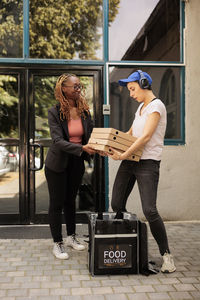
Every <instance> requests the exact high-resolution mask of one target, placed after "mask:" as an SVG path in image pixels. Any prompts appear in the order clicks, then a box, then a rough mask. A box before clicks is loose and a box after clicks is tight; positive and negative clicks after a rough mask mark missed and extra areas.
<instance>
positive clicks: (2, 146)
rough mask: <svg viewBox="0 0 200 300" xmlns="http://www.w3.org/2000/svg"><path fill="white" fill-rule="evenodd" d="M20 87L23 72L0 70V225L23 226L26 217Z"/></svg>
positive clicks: (23, 139) (23, 135)
mask: <svg viewBox="0 0 200 300" xmlns="http://www.w3.org/2000/svg"><path fill="white" fill-rule="evenodd" d="M23 83H24V71H23V70H16V69H11V70H8V69H7V68H6V69H3V68H1V69H0V124H1V126H0V224H10V223H15V224H17V223H24V222H26V220H27V215H28V213H27V211H26V205H25V169H24V168H25V148H26V143H25V134H24V129H25V123H24V121H25V119H24V114H25V101H24V93H23V90H22V87H23V86H24V84H23ZM22 128H23V130H22Z"/></svg>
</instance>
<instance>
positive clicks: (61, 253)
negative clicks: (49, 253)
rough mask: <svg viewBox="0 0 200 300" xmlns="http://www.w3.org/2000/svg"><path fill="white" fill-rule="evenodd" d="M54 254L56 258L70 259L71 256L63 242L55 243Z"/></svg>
mask: <svg viewBox="0 0 200 300" xmlns="http://www.w3.org/2000/svg"><path fill="white" fill-rule="evenodd" d="M53 254H54V255H55V257H56V258H59V259H68V258H69V255H68V254H67V252H66V251H65V248H64V244H63V242H60V243H54V246H53Z"/></svg>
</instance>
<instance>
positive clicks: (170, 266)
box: [161, 252, 176, 273]
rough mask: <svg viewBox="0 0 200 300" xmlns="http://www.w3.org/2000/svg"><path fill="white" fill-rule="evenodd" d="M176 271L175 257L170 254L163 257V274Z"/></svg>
mask: <svg viewBox="0 0 200 300" xmlns="http://www.w3.org/2000/svg"><path fill="white" fill-rule="evenodd" d="M175 271H176V267H175V265H174V260H173V256H172V255H171V254H169V253H167V252H166V253H165V254H164V255H163V265H162V267H161V272H163V273H172V272H175Z"/></svg>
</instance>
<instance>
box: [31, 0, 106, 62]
mask: <svg viewBox="0 0 200 300" xmlns="http://www.w3.org/2000/svg"><path fill="white" fill-rule="evenodd" d="M102 11H103V8H102V0H98V1H92V0H78V1H77V0H57V1H52V0H50V1H38V0H37V1H35V0H30V28H29V29H30V31H29V34H30V57H32V58H48V59H49V58H50V59H77V60H79V59H85V60H89V59H90V60H101V59H102V58H103V36H102V31H103V28H102V26H103V25H102V24H103V21H102V18H103V13H102Z"/></svg>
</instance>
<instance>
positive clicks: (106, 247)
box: [88, 212, 148, 276]
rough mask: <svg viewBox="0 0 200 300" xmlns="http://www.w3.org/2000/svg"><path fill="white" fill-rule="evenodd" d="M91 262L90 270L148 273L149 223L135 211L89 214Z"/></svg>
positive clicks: (89, 260) (89, 263)
mask: <svg viewBox="0 0 200 300" xmlns="http://www.w3.org/2000/svg"><path fill="white" fill-rule="evenodd" d="M88 219H89V220H88V233H89V247H88V265H89V271H90V273H91V274H92V275H93V276H94V275H105V274H139V273H142V274H145V272H146V271H148V249H147V228H146V224H145V223H142V222H140V221H139V220H138V218H137V216H136V215H135V214H131V213H128V212H124V213H121V217H120V218H117V217H116V213H114V212H113V213H112V212H104V213H101V214H97V213H90V214H88Z"/></svg>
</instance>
